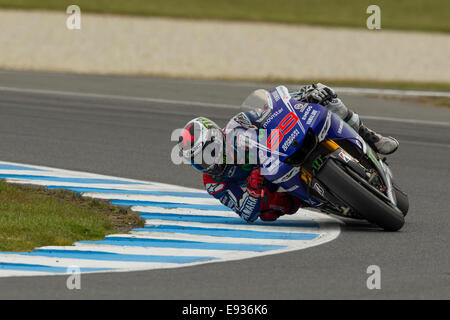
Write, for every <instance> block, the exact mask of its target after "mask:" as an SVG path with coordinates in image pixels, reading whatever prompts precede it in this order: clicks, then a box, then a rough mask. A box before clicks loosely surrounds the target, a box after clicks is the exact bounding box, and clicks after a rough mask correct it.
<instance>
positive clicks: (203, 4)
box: [0, 0, 450, 32]
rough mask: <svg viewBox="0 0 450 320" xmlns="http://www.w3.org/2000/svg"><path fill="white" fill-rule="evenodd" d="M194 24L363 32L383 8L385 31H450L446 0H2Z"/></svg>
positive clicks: (9, 4)
mask: <svg viewBox="0 0 450 320" xmlns="http://www.w3.org/2000/svg"><path fill="white" fill-rule="evenodd" d="M71 4H77V5H79V6H80V7H81V10H82V12H97V13H116V14H127V15H142V16H169V17H184V18H193V19H226V20H249V21H268V22H283V23H297V24H311V25H324V26H342V27H355V28H366V19H367V17H368V14H366V9H367V7H368V6H369V5H371V4H376V5H378V6H379V7H380V8H381V26H382V28H383V29H402V30H424V31H440V32H450V23H449V12H450V1H448V0H395V1H394V0H378V1H373V0H345V1H344V0H340V1H339V0H270V1H269V0H217V1H214V0H77V1H72V0H0V7H4V8H21V9H30V8H31V9H51V10H59V11H62V12H65V9H66V8H67V7H68V6H69V5H71Z"/></svg>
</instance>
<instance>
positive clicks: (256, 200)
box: [203, 110, 302, 222]
mask: <svg viewBox="0 0 450 320" xmlns="http://www.w3.org/2000/svg"><path fill="white" fill-rule="evenodd" d="M259 117H260V114H259V113H258V111H256V110H255V111H250V112H241V113H239V114H238V115H236V116H235V117H234V118H233V119H231V121H230V122H229V123H228V125H227V127H226V128H225V134H227V135H229V134H230V133H233V132H232V131H234V133H236V130H237V131H239V130H247V129H248V128H256V127H257V124H258V120H259ZM203 183H204V185H205V189H206V190H207V192H208V193H209V194H210V195H212V196H214V197H215V198H217V199H218V200H219V201H220V202H221V203H222V204H224V205H225V206H227V207H229V208H231V209H232V210H233V211H235V212H236V213H237V214H238V215H239V216H240V217H241V218H242V219H244V220H245V221H248V222H253V221H255V220H256V219H258V217H260V218H261V220H264V221H273V220H276V219H277V218H278V217H280V216H281V215H284V214H293V213H295V212H297V211H298V209H299V208H300V206H301V203H302V202H301V200H300V199H299V198H297V197H295V196H293V195H291V194H289V193H286V192H277V190H278V188H279V187H278V186H277V185H275V184H273V183H271V182H269V181H267V180H264V177H263V176H262V175H261V174H260V170H259V166H258V165H251V164H242V165H228V166H227V168H226V170H225V172H224V173H223V174H221V176H212V175H209V174H203Z"/></svg>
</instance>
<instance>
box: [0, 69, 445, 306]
mask: <svg viewBox="0 0 450 320" xmlns="http://www.w3.org/2000/svg"><path fill="white" fill-rule="evenodd" d="M257 87H258V85H255V84H250V83H233V82H219V81H206V80H205V81H203V80H180V79H159V78H144V77H142V78H140V77H119V76H88V75H69V74H52V73H37V72H12V71H0V160H3V161H12V162H19V163H28V164H33V165H44V166H51V167H56V168H63V169H71V170H80V171H88V172H93V173H99V174H106V175H113V176H118V177H125V178H133V179H142V180H152V181H159V182H164V183H171V184H177V185H183V186H188V187H201V177H200V176H199V175H198V174H197V173H196V172H194V170H193V169H191V168H188V167H185V166H175V165H174V164H172V162H171V160H170V152H171V150H172V147H173V146H174V142H171V141H170V134H171V132H172V130H173V129H175V128H180V127H182V126H183V125H184V123H185V122H187V121H188V120H190V119H191V118H193V117H195V116H197V115H203V116H206V117H210V118H211V119H213V120H215V121H217V122H218V123H219V124H222V125H224V124H225V123H226V121H227V119H229V118H230V117H231V116H232V115H233V114H234V113H236V112H237V109H236V108H235V107H234V106H236V105H238V104H239V103H240V102H241V101H242V100H243V99H244V98H245V97H246V95H247V94H248V93H250V92H251V90H252V89H255V88H257ZM265 87H270V86H269V85H265ZM137 97H138V98H137ZM341 97H342V98H343V100H344V102H346V103H347V105H349V106H351V107H353V108H354V109H355V110H357V111H358V112H359V113H360V114H361V115H363V116H368V117H367V118H366V120H365V122H366V123H367V124H368V125H369V126H371V127H373V128H376V129H377V130H378V131H379V132H382V133H384V134H386V135H392V136H395V137H397V138H398V139H399V140H400V142H401V146H400V149H399V150H398V152H396V153H395V154H394V155H392V156H391V157H390V158H389V159H390V161H389V163H390V166H391V168H392V169H393V172H394V176H395V177H396V180H397V182H398V184H399V185H400V186H402V187H403V189H404V190H405V191H406V192H407V193H408V194H409V197H410V212H409V214H408V216H407V219H406V221H407V222H406V225H405V226H404V228H403V229H402V230H401V231H400V232H396V233H388V232H382V231H379V230H377V229H374V228H371V227H370V226H368V225H367V224H364V223H355V222H346V224H345V225H343V227H342V232H341V235H340V236H339V237H338V238H337V239H336V240H334V241H332V242H329V243H326V244H324V245H321V246H318V247H313V248H309V249H306V250H301V251H293V252H289V253H283V254H279V255H272V256H264V257H258V258H252V259H247V260H240V261H231V262H223V263H211V264H206V265H200V266H193V267H186V268H179V269H168V270H154V271H144V272H130V273H107V274H90V275H83V276H82V279H81V286H82V288H81V290H68V289H67V288H66V276H51V277H26V278H2V279H0V298H1V299H7V298H15V299H17V298H40V299H45V298H90V299H94V298H96V299H102V298H122V299H345V298H357V299H359V298H362V299H371V298H399V299H413V298H414V299H415V298H437V299H449V298H450V268H449V266H450V259H449V257H450V254H449V253H450V252H449V246H448V244H449V243H450V237H449V232H448V227H449V218H448V214H449V212H448V211H449V205H448V194H449V193H448V182H449V177H450V161H449V159H450V143H449V140H448V139H449V137H450V109H447V108H437V107H431V106H425V105H420V104H416V103H413V102H406V101H400V100H385V99H381V98H374V97H372V98H368V97H362V96H344V95H342V96H341ZM191 102H200V103H191ZM208 103H212V105H211V106H210V105H208ZM376 117H386V118H389V119H387V120H376V119H374V118H376ZM404 119H407V120H406V121H405V120H404ZM410 120H414V121H410ZM415 120H417V121H415ZM370 265H377V266H379V267H380V269H381V289H380V290H369V289H367V287H366V280H367V278H368V277H369V274H367V273H366V270H367V268H368V267H369V266H370Z"/></svg>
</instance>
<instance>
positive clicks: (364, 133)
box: [326, 98, 399, 155]
mask: <svg viewBox="0 0 450 320" xmlns="http://www.w3.org/2000/svg"><path fill="white" fill-rule="evenodd" d="M326 107H327V108H328V109H329V110H330V111H332V112H334V113H336V114H337V115H338V116H340V117H341V118H342V119H343V120H344V121H345V122H347V123H348V124H349V125H350V126H351V127H352V128H353V129H354V130H355V131H356V132H358V134H359V135H360V136H361V137H362V138H363V139H364V141H366V142H367V143H368V144H369V145H370V147H371V148H372V149H373V150H374V151H375V152H377V153H380V154H384V155H387V154H391V153H393V152H395V151H396V150H397V149H398V146H399V142H398V141H397V140H396V139H394V138H393V137H385V136H382V135H381V134H379V133H376V132H375V131H373V130H371V129H369V128H368V127H366V126H365V125H364V124H363V123H362V121H361V119H360V118H359V115H358V114H357V113H356V112H353V111H352V110H350V109H348V108H347V107H346V106H345V105H344V103H342V101H341V100H340V99H339V98H335V99H333V100H332V101H330V102H329V103H328V104H327V105H326Z"/></svg>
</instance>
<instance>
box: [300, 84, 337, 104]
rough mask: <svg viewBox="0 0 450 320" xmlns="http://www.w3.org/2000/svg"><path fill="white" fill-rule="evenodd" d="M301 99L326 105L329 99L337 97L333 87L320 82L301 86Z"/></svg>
mask: <svg viewBox="0 0 450 320" xmlns="http://www.w3.org/2000/svg"><path fill="white" fill-rule="evenodd" d="M301 91H303V93H302V95H301V100H302V101H305V102H309V103H317V104H321V105H324V106H326V105H327V104H328V103H329V102H330V101H332V100H333V99H335V98H337V94H336V93H335V92H334V90H333V89H331V88H330V87H327V86H325V85H323V84H321V83H315V84H313V85H310V86H306V87H304V88H302V90H301Z"/></svg>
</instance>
